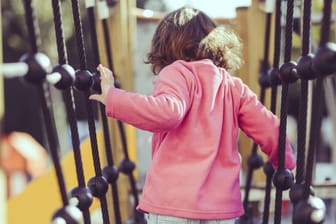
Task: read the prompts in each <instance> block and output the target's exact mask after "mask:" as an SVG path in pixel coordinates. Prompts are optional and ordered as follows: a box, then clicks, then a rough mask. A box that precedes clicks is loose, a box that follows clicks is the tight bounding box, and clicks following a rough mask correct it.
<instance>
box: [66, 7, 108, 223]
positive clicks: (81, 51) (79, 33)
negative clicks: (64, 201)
mask: <svg viewBox="0 0 336 224" xmlns="http://www.w3.org/2000/svg"><path fill="white" fill-rule="evenodd" d="M71 3H72V12H73V20H74V25H75V31H76V38H77V48H78V55H79V58H80V68H81V70H86V68H87V62H86V54H85V47H84V37H83V29H82V22H81V17H80V9H79V1H78V0H71ZM83 93H84V97H85V99H86V100H85V103H86V104H85V105H86V109H87V115H88V126H89V135H90V143H91V152H92V157H93V163H94V169H95V174H96V176H97V177H101V176H102V170H101V165H100V158H99V151H98V144H97V136H96V127H95V120H94V115H93V105H92V102H91V101H90V100H89V96H90V91H89V90H88V91H83ZM99 199H100V204H101V209H102V216H103V221H104V223H106V224H108V223H110V220H109V212H108V208H107V200H106V195H102V196H101V197H99Z"/></svg>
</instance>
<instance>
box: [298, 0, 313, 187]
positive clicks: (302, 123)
mask: <svg viewBox="0 0 336 224" xmlns="http://www.w3.org/2000/svg"><path fill="white" fill-rule="evenodd" d="M303 7H304V8H303V16H302V49H301V55H302V56H307V55H308V54H309V51H310V26H311V18H310V17H311V16H310V14H311V0H306V1H304V5H303ZM307 101H308V80H307V79H301V94H300V102H299V111H300V112H299V117H298V140H297V141H298V146H297V155H298V156H297V163H296V164H297V165H296V176H295V179H296V183H298V184H301V183H302V182H303V180H304V172H305V169H304V166H305V158H306V156H305V151H306V129H307Z"/></svg>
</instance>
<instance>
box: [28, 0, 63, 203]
mask: <svg viewBox="0 0 336 224" xmlns="http://www.w3.org/2000/svg"><path fill="white" fill-rule="evenodd" d="M24 6H25V13H26V24H27V28H28V33H29V37H30V43H31V47H32V51H33V53H38V51H39V49H40V45H41V39H40V32H39V28H38V25H37V20H36V18H35V12H34V9H33V5H32V1H31V0H25V1H24ZM45 87H46V83H38V85H37V89H38V93H39V97H40V101H41V109H42V113H43V118H44V123H45V127H46V134H47V138H48V143H49V148H50V153H51V157H52V160H53V163H54V167H55V172H56V176H57V180H58V185H59V190H60V194H61V199H62V202H63V205H67V204H68V198H67V193H66V186H65V182H64V177H63V172H62V167H61V164H60V161H59V156H58V151H59V145H58V141H57V134H56V128H55V123H54V120H53V119H52V117H51V103H50V102H49V96H48V95H49V93H48V92H45Z"/></svg>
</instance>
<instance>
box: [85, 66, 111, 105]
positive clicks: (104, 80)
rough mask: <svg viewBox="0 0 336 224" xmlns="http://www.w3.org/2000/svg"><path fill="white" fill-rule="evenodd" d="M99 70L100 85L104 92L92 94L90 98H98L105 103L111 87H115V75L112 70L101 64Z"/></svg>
mask: <svg viewBox="0 0 336 224" xmlns="http://www.w3.org/2000/svg"><path fill="white" fill-rule="evenodd" d="M97 70H98V72H99V73H100V80H101V81H100V87H101V91H102V92H101V94H92V95H91V96H90V97H89V99H90V100H97V101H99V102H101V103H103V104H105V102H106V96H107V93H108V91H109V89H110V88H114V77H113V73H112V71H111V70H110V69H108V68H106V67H104V66H103V65H101V64H99V65H98V67H97Z"/></svg>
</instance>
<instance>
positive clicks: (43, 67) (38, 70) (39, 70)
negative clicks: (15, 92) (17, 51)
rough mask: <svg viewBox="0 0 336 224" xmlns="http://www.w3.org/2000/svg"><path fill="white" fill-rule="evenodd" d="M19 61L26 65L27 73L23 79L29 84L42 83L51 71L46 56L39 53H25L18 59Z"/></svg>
mask: <svg viewBox="0 0 336 224" xmlns="http://www.w3.org/2000/svg"><path fill="white" fill-rule="evenodd" d="M19 61H20V62H24V63H26V64H27V66H28V71H27V73H26V74H25V76H24V78H25V80H27V81H28V82H31V83H42V81H43V80H44V79H45V77H46V76H47V74H48V73H49V72H50V71H51V62H50V60H49V58H48V56H47V55H45V54H43V53H41V52H38V53H35V54H32V53H26V54H24V55H22V56H21V57H20V59H19Z"/></svg>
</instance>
